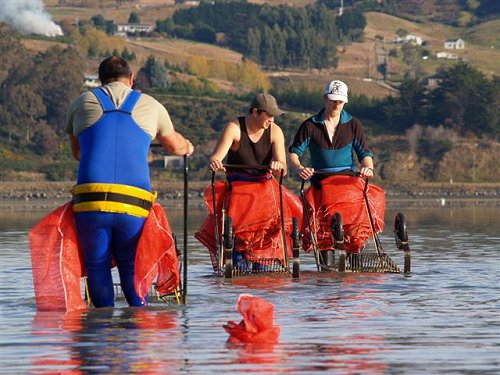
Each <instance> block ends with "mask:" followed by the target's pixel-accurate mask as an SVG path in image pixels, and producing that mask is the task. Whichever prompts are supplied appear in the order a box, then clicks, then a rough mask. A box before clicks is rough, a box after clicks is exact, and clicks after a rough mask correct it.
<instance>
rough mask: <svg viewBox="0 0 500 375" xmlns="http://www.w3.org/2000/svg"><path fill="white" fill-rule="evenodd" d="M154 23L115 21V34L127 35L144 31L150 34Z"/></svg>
mask: <svg viewBox="0 0 500 375" xmlns="http://www.w3.org/2000/svg"><path fill="white" fill-rule="evenodd" d="M153 30H154V25H150V24H143V23H117V24H116V32H115V35H121V36H127V34H135V33H136V32H137V33H146V34H150V33H151V32H153Z"/></svg>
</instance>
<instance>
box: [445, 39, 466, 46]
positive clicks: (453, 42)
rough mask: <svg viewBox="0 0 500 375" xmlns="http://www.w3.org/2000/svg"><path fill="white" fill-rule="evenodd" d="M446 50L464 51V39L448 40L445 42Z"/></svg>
mask: <svg viewBox="0 0 500 375" xmlns="http://www.w3.org/2000/svg"><path fill="white" fill-rule="evenodd" d="M444 48H445V49H464V48H465V42H464V41H463V39H460V38H458V39H447V40H446V41H445V42H444Z"/></svg>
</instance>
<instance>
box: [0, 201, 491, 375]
mask: <svg viewBox="0 0 500 375" xmlns="http://www.w3.org/2000/svg"><path fill="white" fill-rule="evenodd" d="M44 214H45V213H28V214H13V213H2V214H1V215H2V221H1V225H0V241H1V255H0V290H1V293H0V309H1V311H0V325H1V336H0V373H2V374H22V373H31V374H44V373H45V374H46V373H65V374H83V373H103V374H109V373H115V374H127V373H141V374H169V373H172V374H173V373H193V374H200V373H214V374H215V373H217V374H219V373H227V374H235V373H244V372H253V373H269V374H270V373H280V372H287V373H297V374H313V373H319V372H324V373H328V374H442V373H449V374H497V373H499V372H500V364H499V362H500V318H499V311H500V310H499V307H500V306H499V301H500V295H499V282H498V280H499V276H500V262H499V256H498V249H499V248H500V231H499V229H498V228H500V213H499V209H498V207H492V208H484V207H483V208H481V207H464V208H450V207H439V208H426V209H418V210H416V209H415V210H409V211H407V212H405V215H406V217H407V220H408V230H409V237H410V244H411V247H412V251H413V253H412V273H411V275H410V276H404V275H401V274H349V273H347V274H344V275H342V274H336V273H318V272H316V271H315V266H314V263H313V258H312V256H311V255H308V254H301V262H302V263H301V277H300V279H299V280H292V279H291V278H277V277H258V278H257V277H252V278H236V279H233V280H230V281H226V280H223V279H220V278H218V277H215V276H213V274H212V270H211V266H210V262H209V259H208V256H207V253H206V251H205V250H204V249H203V248H202V246H201V245H200V244H199V243H198V242H197V241H196V240H195V239H194V237H193V232H194V230H195V229H197V227H198V226H199V225H200V223H201V221H202V220H203V218H204V216H205V212H204V211H202V210H193V211H190V219H189V230H188V233H189V236H188V249H189V268H188V269H189V277H188V303H187V305H186V306H177V305H174V304H168V305H165V304H154V305H151V306H150V307H148V308H144V309H137V308H136V309H134V308H129V307H127V306H126V305H125V304H124V302H121V301H119V302H118V303H117V306H116V307H115V308H114V309H94V310H89V311H86V312H83V313H81V312H80V313H69V314H65V313H56V312H37V311H36V308H35V304H34V292H33V286H32V276H31V264H30V255H29V247H28V239H27V232H28V231H29V229H30V228H31V227H32V226H33V225H34V224H35V223H36V222H37V221H38V220H39V219H40V218H41V217H42V216H43V215H44ZM394 214H395V212H392V211H390V212H388V213H387V215H386V219H387V223H388V224H387V228H386V234H384V235H383V236H382V237H381V240H382V244H383V245H384V248H385V250H386V251H387V252H388V253H389V254H390V255H391V257H392V258H393V259H394V260H395V261H396V262H397V263H398V264H400V265H402V260H403V257H402V254H401V253H400V252H398V251H396V249H395V246H394V241H393V239H392V235H391V228H390V226H391V223H390V221H391V220H389V219H388V218H393V217H394ZM168 215H169V219H170V221H171V223H172V226H173V229H174V231H175V232H176V233H178V238H179V239H180V240H181V241H180V242H181V244H180V245H181V248H182V213H181V212H178V211H171V212H169V213H168ZM241 293H250V294H253V295H256V296H260V297H263V298H265V299H267V300H268V301H270V302H272V303H273V304H274V305H275V324H277V325H278V326H279V327H280V328H281V335H280V340H279V343H278V344H277V345H275V346H273V347H255V346H248V345H247V346H238V345H230V344H228V343H227V338H228V335H227V333H226V332H225V331H224V329H223V328H222V325H223V324H225V323H227V322H228V321H229V320H234V321H237V322H238V321H240V320H241V316H240V315H239V313H238V312H237V311H236V310H235V305H236V301H237V299H238V296H239V295H240V294H241Z"/></svg>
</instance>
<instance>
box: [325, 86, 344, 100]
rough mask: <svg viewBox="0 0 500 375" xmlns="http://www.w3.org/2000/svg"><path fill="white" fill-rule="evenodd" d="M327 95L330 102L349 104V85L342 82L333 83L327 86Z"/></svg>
mask: <svg viewBox="0 0 500 375" xmlns="http://www.w3.org/2000/svg"><path fill="white" fill-rule="evenodd" d="M325 94H326V96H328V99H330V100H341V101H343V102H345V103H347V85H346V84H345V83H344V82H342V81H331V82H329V83H328V84H327V85H326V88H325Z"/></svg>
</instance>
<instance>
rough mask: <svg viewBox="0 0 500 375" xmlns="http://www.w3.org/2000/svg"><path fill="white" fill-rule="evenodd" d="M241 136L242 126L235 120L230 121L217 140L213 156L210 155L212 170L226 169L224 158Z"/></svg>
mask: <svg viewBox="0 0 500 375" xmlns="http://www.w3.org/2000/svg"><path fill="white" fill-rule="evenodd" d="M240 137H241V133H240V127H239V126H238V125H237V124H236V123H235V122H234V121H231V122H230V123H228V124H227V125H226V127H225V128H224V130H223V131H222V134H221V136H220V138H219V140H218V141H217V145H216V146H215V150H214V152H213V154H212V156H210V159H209V165H208V167H209V168H210V169H211V170H212V171H218V170H225V168H224V166H223V164H222V160H224V158H225V157H226V155H227V153H228V152H229V149H230V148H231V146H232V145H233V144H234V143H235V142H238V141H239V140H240Z"/></svg>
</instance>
